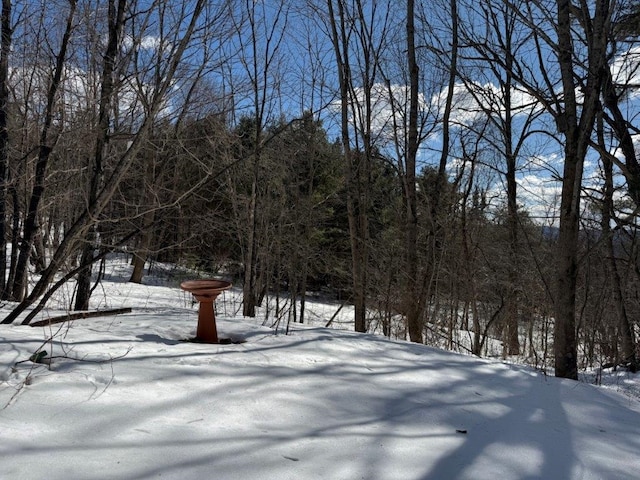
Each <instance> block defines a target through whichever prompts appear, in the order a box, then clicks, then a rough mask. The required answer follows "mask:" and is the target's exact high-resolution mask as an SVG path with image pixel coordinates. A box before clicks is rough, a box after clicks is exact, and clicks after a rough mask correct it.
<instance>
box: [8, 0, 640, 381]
mask: <svg viewBox="0 0 640 480" xmlns="http://www.w3.org/2000/svg"><path fill="white" fill-rule="evenodd" d="M0 23H1V38H0V40H1V45H0V273H1V275H0V299H1V300H2V303H3V304H5V305H10V306H11V310H10V313H9V314H8V315H7V316H6V317H5V318H4V319H0V321H1V322H2V323H3V324H9V323H14V322H15V323H23V324H28V323H30V322H31V320H32V319H33V318H34V317H35V316H36V315H37V314H38V313H39V312H40V311H41V310H42V308H43V307H45V306H46V304H47V301H48V300H49V298H50V297H51V296H52V295H53V294H54V293H55V291H56V290H57V289H59V288H60V287H61V286H62V285H68V284H73V285H74V290H73V291H74V294H73V297H72V298H69V302H68V309H69V310H70V311H71V310H79V311H86V310H89V305H90V304H89V301H90V298H91V295H92V293H93V292H94V290H95V289H96V288H97V287H98V286H99V282H100V279H101V278H102V277H101V276H102V274H103V268H102V266H103V265H104V260H105V259H106V258H107V256H109V255H113V254H126V255H128V256H129V258H130V260H131V262H132V264H133V265H134V269H133V275H132V277H131V279H130V281H131V282H144V275H145V272H147V271H148V269H149V268H151V269H153V265H154V264H156V263H158V262H166V263H170V264H174V265H179V266H182V267H187V268H191V269H194V270H197V271H198V272H199V273H200V274H202V275H203V276H215V277H225V278H229V279H231V280H232V281H233V283H234V284H235V285H236V286H237V287H239V288H241V290H242V293H243V297H242V298H243V300H242V302H243V306H242V313H243V315H245V316H255V315H256V308H257V307H258V306H260V305H262V304H263V303H264V302H267V301H270V300H273V299H275V300H276V301H275V305H276V307H275V311H273V312H271V313H270V315H272V316H273V317H274V318H287V319H288V321H292V322H301V323H304V322H305V313H306V311H305V301H306V300H307V299H308V296H309V295H313V296H314V297H317V296H320V297H321V298H323V299H325V300H327V301H330V302H335V304H336V305H342V304H349V305H353V306H354V312H355V314H354V318H353V325H354V328H355V330H356V331H359V332H377V333H381V334H384V335H386V336H389V337H392V338H402V339H405V338H406V339H407V340H410V341H413V342H419V343H426V344H428V345H437V346H442V347H445V348H449V349H454V350H459V351H465V352H468V353H471V354H474V355H479V356H482V355H486V354H487V351H488V350H487V349H488V347H489V345H490V344H495V343H496V342H500V344H501V346H502V352H501V354H502V355H503V356H504V357H505V358H506V357H514V358H517V359H518V361H523V362H526V363H529V364H532V365H535V366H537V367H540V368H552V369H555V374H556V375H557V376H559V377H565V378H573V379H576V378H577V375H578V372H579V371H580V370H581V369H585V368H589V367H602V366H604V365H609V366H618V367H621V368H629V369H631V370H633V371H635V370H636V369H637V368H638V366H639V364H638V360H639V359H638V357H639V355H640V352H639V350H640V344H639V343H638V335H639V334H640V258H639V255H640V245H638V244H639V242H640V241H638V239H637V237H638V235H639V234H640V231H639V229H638V226H639V224H638V211H639V207H640V163H639V160H638V150H637V149H636V144H637V141H638V139H639V138H640V137H638V134H639V133H640V132H639V130H638V128H639V126H640V122H639V121H638V118H637V115H638V114H639V113H640V108H639V107H640V100H639V98H638V88H639V85H640V83H639V81H640V75H639V73H638V70H639V67H640V2H637V1H635V0H622V1H615V0H589V1H572V0H556V1H551V0H528V1H525V0H435V1H416V0H406V1H404V2H395V1H391V0H308V1H306V2H304V1H303V2H293V1H288V0H260V1H254V0H238V1H236V0H207V1H205V0H166V1H155V0H148V1H138V0H91V1H89V0H53V1H39V0H27V1H23V2H14V1H11V0H3V5H2V16H1V22H0ZM327 320H328V321H329V319H327Z"/></svg>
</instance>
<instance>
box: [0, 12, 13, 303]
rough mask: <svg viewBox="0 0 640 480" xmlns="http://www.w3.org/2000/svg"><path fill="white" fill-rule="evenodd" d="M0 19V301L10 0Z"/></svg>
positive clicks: (2, 294) (4, 295)
mask: <svg viewBox="0 0 640 480" xmlns="http://www.w3.org/2000/svg"><path fill="white" fill-rule="evenodd" d="M1 15H2V16H1V17H0V29H1V31H0V299H3V300H6V299H8V298H9V292H8V289H7V277H6V272H7V235H8V230H9V229H8V228H7V223H8V221H9V219H8V218H7V207H6V206H7V201H8V200H9V199H8V188H7V184H8V183H9V127H8V112H7V109H8V106H9V87H8V85H7V82H8V80H9V55H10V53H11V38H12V34H13V32H12V30H11V0H2V14H1Z"/></svg>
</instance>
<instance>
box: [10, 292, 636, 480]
mask: <svg viewBox="0 0 640 480" xmlns="http://www.w3.org/2000/svg"><path fill="white" fill-rule="evenodd" d="M105 285H107V286H106V290H105V292H104V295H103V300H105V299H106V303H108V305H107V306H110V307H114V306H115V307H117V306H122V305H128V306H132V307H133V311H132V313H130V314H124V315H119V316H114V317H102V318H92V319H84V320H77V321H75V322H73V323H71V324H70V325H68V324H63V325H62V326H57V327H56V328H54V329H49V328H43V327H36V328H32V327H22V326H18V325H13V326H2V327H1V328H0V408H1V407H4V409H2V410H0V479H2V480H5V479H6V480H13V479H20V480H22V479H47V480H56V479H151V478H165V479H166V478H169V479H181V480H182V479H194V480H195V479H197V480H206V479H234V480H235V479H243V480H244V479H251V480H253V479H255V480H259V479H277V480H285V479H292V480H293V479H295V480H305V479H331V480H337V479H367V480H374V479H380V480H382V479H398V480H407V479H425V480H426V479H433V480H440V479H473V480H482V479H490V480H497V479H500V480H508V479H607V480H613V479H632V478H640V404H639V402H638V399H636V398H632V397H628V396H624V395H621V394H620V393H616V392H614V391H612V390H608V389H604V388H599V387H595V386H592V385H588V384H586V383H577V382H571V381H566V380H558V379H555V378H550V377H545V376H544V375H542V374H541V373H539V372H537V371H534V370H531V369H528V368H525V367H518V366H513V365H506V364H502V363H496V362H491V361H485V360H480V359H476V358H473V357H468V356H461V355H457V354H453V353H448V352H444V351H439V350H434V349H431V348H428V347H425V346H420V345H412V344H409V343H405V342H393V341H389V340H386V339H384V338H380V337H377V336H373V335H359V334H355V333H351V332H346V331H339V330H331V329H324V328H318V327H302V326H296V328H295V329H294V331H293V332H292V334H291V335H289V336H284V335H274V334H273V332H272V331H271V330H270V329H268V328H266V327H262V326H260V325H257V324H255V323H252V322H250V321H249V319H243V318H233V317H223V316H220V315H219V322H218V329H219V331H220V333H221V336H224V337H230V338H232V339H234V340H236V341H243V343H234V344H229V345H203V344H196V343H190V342H184V341H183V339H185V338H189V337H192V336H193V335H194V334H195V326H196V325H195V324H196V309H195V308H196V307H192V305H191V302H190V301H189V299H188V298H187V297H185V294H184V292H182V291H180V290H179V289H177V288H167V287H161V286H153V287H152V286H135V285H131V284H127V283H107V284H105ZM0 313H1V312H0ZM52 336H53V340H52V341H49V342H47V339H49V338H50V337H52ZM43 343H46V344H45V345H44V346H43ZM42 346H43V347H42ZM41 347H42V348H43V349H45V350H47V352H48V355H49V356H51V357H53V358H52V363H51V365H50V367H49V366H47V365H38V364H34V363H32V362H30V361H24V360H27V359H28V358H29V356H30V355H31V354H33V353H34V352H35V351H37V350H38V349H39V348H41ZM16 362H21V363H17V364H16Z"/></svg>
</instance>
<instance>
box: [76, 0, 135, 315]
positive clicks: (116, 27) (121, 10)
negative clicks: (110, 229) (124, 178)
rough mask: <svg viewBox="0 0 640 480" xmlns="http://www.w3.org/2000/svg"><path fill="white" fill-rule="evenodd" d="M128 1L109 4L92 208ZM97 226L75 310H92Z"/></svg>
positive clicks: (99, 181) (90, 196)
mask: <svg viewBox="0 0 640 480" xmlns="http://www.w3.org/2000/svg"><path fill="white" fill-rule="evenodd" d="M126 9H127V0H118V1H117V3H116V1H115V0H109V8H108V25H109V35H108V40H107V48H106V51H105V54H104V60H103V65H102V76H101V89H100V100H99V102H100V103H99V105H100V106H99V112H98V128H97V138H96V142H95V150H94V155H93V158H92V161H90V162H89V168H88V171H89V172H90V175H91V179H90V181H89V192H88V204H89V205H93V204H95V203H96V200H97V197H98V192H99V189H100V186H101V184H102V177H103V174H104V165H103V164H104V155H105V150H106V147H107V144H108V143H109V129H110V125H109V124H110V120H111V109H112V103H113V96H114V89H115V83H114V72H115V69H116V57H117V55H118V48H119V45H120V38H121V36H122V29H123V28H124V19H125V11H126ZM95 229H96V223H94V224H93V225H91V226H90V228H89V231H88V235H87V238H86V239H85V243H84V246H83V248H82V257H81V259H80V263H81V264H82V265H88V266H87V267H86V268H84V269H83V270H81V271H80V273H79V274H78V287H77V291H76V302H75V307H74V309H75V310H88V309H89V298H90V297H91V270H92V268H91V265H92V259H93V257H94V251H95V249H96V245H95V242H96V230H95Z"/></svg>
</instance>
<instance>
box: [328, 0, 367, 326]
mask: <svg viewBox="0 0 640 480" xmlns="http://www.w3.org/2000/svg"><path fill="white" fill-rule="evenodd" d="M337 5H338V12H337V13H336V12H335V11H334V8H333V0H327V6H328V12H329V21H330V29H331V41H332V44H333V49H334V54H335V57H336V62H337V66H338V72H339V74H338V80H339V84H340V105H341V140H342V149H343V154H344V158H345V164H346V166H345V169H346V170H345V177H346V187H347V214H348V221H349V240H350V245H351V273H352V282H353V283H352V285H353V289H352V291H353V304H354V311H355V313H354V321H355V331H356V332H366V331H367V324H366V313H367V312H366V291H367V271H368V263H369V261H368V260H369V259H368V257H369V252H368V230H369V225H368V218H367V208H366V207H367V206H366V200H365V199H364V198H363V195H364V192H362V191H361V189H362V178H363V177H366V176H367V175H368V172H367V171H364V172H363V170H366V165H365V164H364V162H366V159H364V160H363V159H362V158H360V157H361V155H362V152H354V151H352V149H351V137H350V134H349V106H350V104H351V103H350V102H353V101H355V99H354V98H352V95H350V92H351V91H352V89H353V87H354V85H353V84H352V82H353V79H352V77H351V75H352V72H351V66H350V61H349V58H350V55H351V52H350V49H349V44H348V42H349V40H348V36H349V34H348V31H347V30H348V28H347V22H348V20H347V18H346V14H345V8H344V4H343V0H338V1H337ZM362 20H364V19H362ZM365 156H366V152H365ZM361 167H363V168H361ZM366 188H367V187H366V186H365V189H366Z"/></svg>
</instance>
